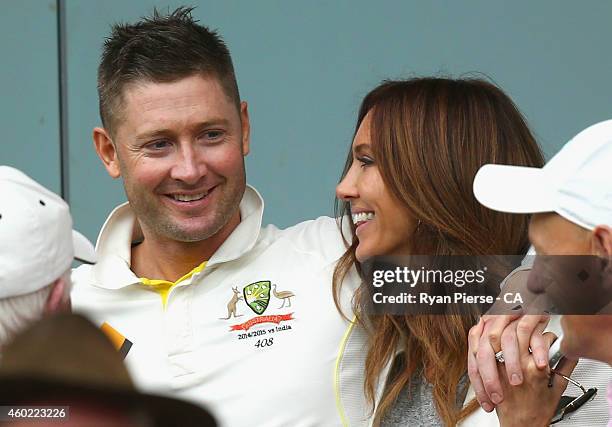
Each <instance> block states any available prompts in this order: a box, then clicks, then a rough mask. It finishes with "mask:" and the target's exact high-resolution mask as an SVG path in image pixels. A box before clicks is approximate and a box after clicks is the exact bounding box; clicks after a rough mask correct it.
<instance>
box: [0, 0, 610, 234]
mask: <svg viewBox="0 0 612 427" xmlns="http://www.w3.org/2000/svg"><path fill="white" fill-rule="evenodd" d="M181 4H185V3H183V2H175V1H172V2H168V1H146V0H132V1H130V2H125V1H119V0H106V1H104V2H99V1H93V0H92V1H87V0H66V1H65V3H64V5H65V11H66V14H65V23H66V25H65V28H64V31H65V34H66V45H65V48H66V64H67V69H66V71H67V85H68V86H67V105H68V109H67V124H68V132H67V135H68V141H67V142H68V147H69V161H68V162H67V164H64V165H63V166H64V170H65V171H67V172H68V174H67V176H68V177H69V194H67V196H68V197H69V201H70V204H71V206H72V209H73V215H74V218H75V224H76V227H77V228H79V229H80V230H82V231H83V232H84V233H85V234H86V235H87V236H88V237H90V238H91V239H95V238H96V236H97V232H98V230H99V228H100V226H101V224H102V223H103V221H104V219H105V217H106V216H107V214H108V213H109V212H110V210H111V209H112V208H113V207H114V206H115V205H117V204H118V203H120V202H122V201H123V200H124V199H125V196H124V194H123V189H122V186H121V183H120V182H118V181H113V180H111V178H109V177H108V176H107V175H106V172H105V171H104V169H103V167H102V165H101V163H100V162H99V160H98V159H97V157H96V155H95V153H94V150H93V145H92V141H91V130H92V128H93V127H94V126H97V125H98V124H99V122H100V120H99V117H98V111H97V96H96V67H97V62H98V58H99V54H100V47H101V44H102V42H103V39H104V37H105V35H106V34H107V33H108V30H109V25H110V24H111V23H113V22H116V21H133V20H136V19H138V18H139V17H140V16H143V15H146V14H149V13H150V12H151V11H152V9H153V7H154V6H156V7H158V8H160V9H162V10H165V9H167V8H168V7H169V8H171V9H173V8H174V7H176V6H178V5H181ZM189 4H192V5H195V6H197V9H196V11H195V13H194V15H195V16H196V17H197V18H199V19H200V21H201V22H202V23H204V24H205V25H208V26H210V27H212V28H216V29H218V30H219V31H220V33H221V34H222V36H223V37H224V38H225V40H226V41H227V43H228V45H229V47H230V50H231V52H232V55H233V58H234V65H235V67H236V72H237V76H238V84H239V86H240V90H241V95H242V97H243V99H245V100H246V101H248V102H249V109H250V114H251V123H252V128H253V133H252V141H251V147H252V151H251V154H250V155H249V156H248V158H247V171H248V172H247V173H248V177H249V182H250V183H251V184H252V185H254V186H255V187H256V188H258V189H259V190H260V192H261V193H262V194H263V195H264V198H265V200H266V214H265V221H266V222H269V223H275V224H277V225H279V226H283V227H284V226H288V225H291V224H293V223H295V222H298V221H301V220H304V219H309V218H313V217H316V216H319V215H330V214H332V213H333V200H334V186H335V184H336V182H337V181H338V178H339V175H340V172H341V169H342V166H343V164H344V159H345V156H346V153H347V151H348V147H349V145H350V142H351V137H352V132H353V126H354V122H355V115H356V111H357V108H358V105H359V102H360V100H361V98H362V97H363V95H364V94H365V93H367V92H368V90H369V89H371V88H372V87H374V86H375V85H376V84H377V83H378V82H379V81H380V80H381V79H384V78H397V77H409V76H416V75H432V74H433V75H452V76H461V75H463V74H466V73H474V72H479V73H483V74H485V75H486V76H488V77H489V78H491V79H492V80H494V81H495V82H496V83H497V84H499V85H500V86H501V87H502V88H504V89H505V90H506V91H507V92H508V93H509V94H510V95H511V97H512V98H513V99H514V100H515V102H516V103H517V104H518V105H519V107H520V108H521V110H522V111H523V113H524V114H525V115H526V117H527V119H528V121H529V123H530V124H531V127H532V129H533V130H534V132H535V134H536V135H537V137H538V140H539V141H540V143H541V144H542V146H543V148H544V150H545V152H546V153H547V155H548V156H550V155H551V154H553V153H554V152H555V151H557V150H558V149H559V148H560V147H561V145H562V144H563V143H564V142H565V141H567V140H568V139H569V138H571V137H572V136H573V135H574V134H575V133H577V132H578V131H579V130H581V129H583V128H584V127H586V126H588V125H589V124H592V123H595V122H597V121H600V120H603V119H606V118H610V117H612V102H611V99H612V98H611V92H612V82H611V77H612V56H611V55H609V53H608V52H609V50H610V46H609V44H610V40H612V26H610V25H609V17H610V16H612V3H610V2H604V1H595V0H590V1H583V2H575V1H568V0H563V1H553V0H543V1H539V2H532V1H526V0H517V1H512V2H510V1H507V2H502V1H488V0H466V1H461V2H452V1H435V0H434V1H429V2H421V1H416V0H414V1H390V0H387V1H382V2H371V1H366V0H352V1H349V0H337V1H322V0H316V1H315V0H313V1H301V2H298V1H281V0H278V1H272V0H260V1H255V2H254V1H246V0H241V1H237V0H234V1H231V0H230V1H222V0H218V1H193V2H191V3H189ZM2 6H3V7H2V10H3V12H2V14H1V15H0V35H1V37H0V49H1V52H2V58H3V59H2V65H1V66H0V89H1V93H2V97H1V99H0V125H1V127H0V129H2V136H3V137H2V142H1V143H0V163H2V164H10V165H13V166H16V167H19V168H21V169H23V170H25V171H26V172H28V173H29V174H31V175H32V176H33V177H34V178H35V179H38V180H39V181H41V182H42V183H44V184H45V185H47V186H49V187H50V188H51V189H53V190H55V191H58V192H59V191H60V177H61V173H62V172H61V169H60V151H59V147H60V136H59V74H58V41H57V31H58V25H57V22H58V20H57V3H56V1H49V0H27V1H5V2H2ZM602 179H603V177H602ZM526 190H527V189H526Z"/></svg>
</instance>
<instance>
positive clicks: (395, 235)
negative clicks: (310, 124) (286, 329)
mask: <svg viewBox="0 0 612 427" xmlns="http://www.w3.org/2000/svg"><path fill="white" fill-rule="evenodd" d="M486 163H502V164H513V165H520V166H532V167H541V166H542V164H543V158H542V154H541V152H540V149H539V147H538V145H537V143H536V141H535V139H534V137H533V135H532V134H531V132H530V131H529V128H528V126H527V124H526V122H525V119H524V118H523V116H522V115H521V113H520V112H519V111H518V109H517V108H516V106H515V105H514V103H513V102H512V101H511V100H510V99H509V98H508V96H507V95H505V94H504V93H503V92H502V91H501V90H500V89H499V88H497V87H496V86H494V85H493V84H491V83H488V82H486V81H483V80H480V79H459V80H454V79H445V78H417V79H410V80H406V81H387V82H384V83H382V84H381V85H380V86H378V87H377V88H375V89H374V90H372V91H371V92H370V93H369V94H368V95H367V96H366V97H365V99H364V100H363V102H362V104H361V108H360V110H359V115H358V120H357V126H356V130H355V137H354V141H353V144H352V148H351V150H350V153H349V156H348V159H347V162H346V165H345V168H344V172H343V175H342V181H341V182H340V184H339V185H338V187H337V190H336V192H337V196H338V198H339V199H340V200H341V203H340V210H339V213H340V217H342V218H345V214H346V215H347V217H348V218H349V219H350V228H351V230H352V241H351V242H349V247H348V249H347V251H346V253H345V254H344V256H343V257H342V259H341V260H340V262H339V263H338V265H337V267H336V270H335V272H334V292H335V295H336V301H338V295H339V292H340V288H341V286H342V281H343V279H344V277H345V276H346V275H347V274H348V273H349V271H350V270H351V269H352V268H353V266H355V267H357V271H361V270H360V267H361V265H362V263H363V262H364V261H366V260H368V259H370V258H372V257H374V256H382V255H385V256H386V255H400V256H401V255H416V254H419V255H421V254H422V255H433V256H446V255H468V256H471V255H486V254H495V255H520V254H524V253H525V252H526V251H527V249H528V245H529V242H528V238H527V227H528V220H529V218H528V217H527V216H526V215H511V214H505V213H500V212H494V211H491V210H489V209H486V208H484V207H483V206H481V205H480V204H479V203H478V202H477V201H476V199H475V198H474V196H473V195H472V182H473V179H474V176H475V174H476V172H477V171H478V169H479V168H480V167H481V166H482V165H484V164H486ZM366 286H368V285H367V284H366V283H365V282H364V283H363V285H362V287H361V288H360V289H359V290H358V291H357V295H356V297H355V298H354V307H353V308H354V310H355V313H356V315H357V318H358V320H359V321H360V324H361V325H363V326H364V327H365V328H366V330H367V331H368V335H367V336H368V341H367V346H366V347H367V356H366V360H365V379H364V387H365V394H366V397H367V399H368V400H369V401H370V404H371V405H372V408H374V405H375V408H376V409H375V413H374V424H376V425H378V424H381V425H383V426H393V425H414V423H417V424H418V425H444V426H454V425H456V424H457V422H458V421H460V420H462V419H463V418H465V417H466V416H467V415H468V414H470V413H471V412H473V411H474V410H475V409H476V408H477V407H478V406H477V403H476V402H475V401H472V402H471V403H470V404H468V405H466V406H463V398H464V397H465V391H466V383H467V380H466V365H467V361H466V353H467V334H468V331H469V329H470V327H471V326H473V325H474V323H475V322H476V320H477V319H476V315H475V314H468V315H465V314H463V315H461V314H452V315H444V316H439V315H438V316H436V315H413V314H405V315H392V314H382V315H376V316H375V315H372V314H371V312H370V311H368V310H366V308H365V307H364V305H363V304H362V301H363V299H361V298H359V294H363V293H364V292H367V289H365V287H366ZM337 305H338V304H337ZM389 366H393V368H392V369H391V370H390V371H389V369H388V368H389ZM387 372H389V374H388V375H387ZM381 387H382V394H380V393H379V390H380V389H381ZM416 402H421V403H416ZM428 404H429V407H427V405H428ZM424 405H425V406H424ZM418 420H420V422H419V421H418Z"/></svg>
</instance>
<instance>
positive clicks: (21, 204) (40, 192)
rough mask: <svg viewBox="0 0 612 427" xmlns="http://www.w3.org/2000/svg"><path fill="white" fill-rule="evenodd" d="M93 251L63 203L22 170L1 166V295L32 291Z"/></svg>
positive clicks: (91, 255)
mask: <svg viewBox="0 0 612 427" xmlns="http://www.w3.org/2000/svg"><path fill="white" fill-rule="evenodd" d="M73 259H77V260H79V261H83V262H88V263H93V262H95V259H96V257H95V251H94V248H93V245H92V244H91V242H90V241H89V240H87V238H86V237H85V236H83V235H82V234H80V233H78V232H76V231H74V230H73V229H72V217H71V216H70V211H69V209H68V205H67V204H66V202H64V200H62V199H61V198H60V197H59V196H58V195H57V194H55V193H53V192H51V191H49V190H47V189H46V188H44V187H43V186H41V185H40V184H38V183H37V182H36V181H34V180H33V179H31V178H29V177H28V176H27V175H25V174H24V173H22V172H21V171H19V170H17V169H14V168H12V167H9V166H0V298H6V297H12V296H17V295H24V294H27V293H30V292H35V291H37V290H39V289H42V288H43V287H45V286H47V285H49V284H51V283H52V282H53V281H55V280H56V279H58V278H59V277H61V276H62V274H64V272H65V271H66V270H68V269H69V268H70V265H71V264H72V261H73Z"/></svg>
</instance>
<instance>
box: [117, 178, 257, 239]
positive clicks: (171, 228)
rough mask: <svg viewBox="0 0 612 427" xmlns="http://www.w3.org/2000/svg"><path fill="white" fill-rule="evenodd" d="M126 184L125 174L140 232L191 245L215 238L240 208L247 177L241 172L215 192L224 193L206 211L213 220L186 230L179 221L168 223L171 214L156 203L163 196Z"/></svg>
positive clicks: (125, 185)
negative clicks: (230, 183) (143, 231)
mask: <svg viewBox="0 0 612 427" xmlns="http://www.w3.org/2000/svg"><path fill="white" fill-rule="evenodd" d="M124 170H125V169H124ZM128 182H131V179H130V178H129V175H124V178H123V187H124V190H125V194H126V196H127V199H128V201H129V202H130V207H131V208H132V210H133V211H134V214H135V215H136V218H137V220H138V222H139V223H140V225H141V227H142V228H143V229H146V230H148V231H149V232H151V233H153V234H154V235H157V236H160V237H163V238H166V239H170V240H174V241H177V242H185V243H191V242H200V241H202V240H206V239H209V238H210V237H212V236H214V235H216V234H217V233H218V232H219V231H221V230H222V229H223V227H224V226H225V225H227V223H228V222H229V221H230V220H231V218H232V217H233V216H234V214H235V213H236V212H237V210H238V209H239V205H240V201H241V200H242V196H243V194H244V191H245V188H246V174H245V172H244V169H243V171H242V176H241V177H239V178H236V179H235V180H233V185H232V186H231V187H227V185H228V181H227V180H226V181H225V182H223V183H221V184H220V185H218V186H217V187H216V188H215V189H214V192H215V193H216V192H218V191H221V190H224V192H223V194H222V197H221V198H220V199H219V200H217V203H216V205H214V206H212V205H211V206H209V207H208V209H207V212H206V213H207V216H212V218H211V219H210V220H207V221H206V224H205V225H204V226H201V227H198V229H196V230H190V229H185V228H183V227H181V226H180V225H179V223H178V222H175V221H172V220H171V218H172V216H171V215H168V214H170V213H171V212H170V211H168V210H167V208H165V207H164V206H163V205H162V203H161V201H160V200H156V199H157V198H158V197H165V196H162V195H158V196H156V195H153V194H150V193H145V192H143V191H142V190H141V189H136V190H134V189H133V188H132V186H131V185H130V184H129V183H128ZM217 196H218V193H217ZM186 228H189V227H186Z"/></svg>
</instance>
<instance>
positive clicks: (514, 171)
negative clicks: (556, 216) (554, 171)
mask: <svg viewBox="0 0 612 427" xmlns="http://www.w3.org/2000/svg"><path fill="white" fill-rule="evenodd" d="M474 196H475V197H476V200H478V201H479V202H480V203H481V204H482V205H484V206H486V207H488V208H489V209H493V210H496V211H500V212H509V213H538V212H552V211H554V210H555V202H554V189H553V188H551V186H550V182H549V180H548V179H547V177H546V173H545V172H544V170H543V169H539V168H528V167H524V166H507V165H491V164H489V165H484V166H483V167H481V168H480V170H479V171H478V173H477V174H476V176H475V177H474Z"/></svg>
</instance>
